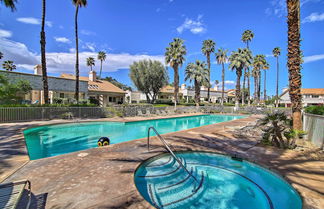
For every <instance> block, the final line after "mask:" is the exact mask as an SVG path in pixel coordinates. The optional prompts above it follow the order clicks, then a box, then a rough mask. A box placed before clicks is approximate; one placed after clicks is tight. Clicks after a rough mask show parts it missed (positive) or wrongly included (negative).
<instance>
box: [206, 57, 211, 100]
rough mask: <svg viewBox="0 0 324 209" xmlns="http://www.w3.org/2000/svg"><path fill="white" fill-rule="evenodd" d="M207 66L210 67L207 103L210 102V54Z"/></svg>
mask: <svg viewBox="0 0 324 209" xmlns="http://www.w3.org/2000/svg"><path fill="white" fill-rule="evenodd" d="M207 65H208V86H207V87H208V91H207V101H208V102H210V54H209V53H208V54H207Z"/></svg>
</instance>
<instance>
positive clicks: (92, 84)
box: [61, 73, 126, 94]
mask: <svg viewBox="0 0 324 209" xmlns="http://www.w3.org/2000/svg"><path fill="white" fill-rule="evenodd" d="M61 78H68V79H74V80H75V76H74V75H72V74H67V73H63V74H61ZM79 78H80V81H88V89H89V91H99V92H112V93H122V94H126V92H125V91H123V90H122V89H120V88H118V87H117V86H115V85H114V84H112V83H110V82H109V81H104V80H96V81H90V80H89V78H88V77H84V76H80V77H79Z"/></svg>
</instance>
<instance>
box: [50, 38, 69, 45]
mask: <svg viewBox="0 0 324 209" xmlns="http://www.w3.org/2000/svg"><path fill="white" fill-rule="evenodd" d="M54 39H55V41H56V42H60V43H65V44H68V43H71V41H70V39H68V38H66V37H54Z"/></svg>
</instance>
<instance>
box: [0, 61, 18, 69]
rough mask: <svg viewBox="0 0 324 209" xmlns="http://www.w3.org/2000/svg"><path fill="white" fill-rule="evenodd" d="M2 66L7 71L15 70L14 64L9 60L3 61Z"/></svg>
mask: <svg viewBox="0 0 324 209" xmlns="http://www.w3.org/2000/svg"><path fill="white" fill-rule="evenodd" d="M2 67H3V69H5V70H7V71H13V70H16V65H15V64H14V62H13V61H11V60H6V61H4V62H3V64H2Z"/></svg>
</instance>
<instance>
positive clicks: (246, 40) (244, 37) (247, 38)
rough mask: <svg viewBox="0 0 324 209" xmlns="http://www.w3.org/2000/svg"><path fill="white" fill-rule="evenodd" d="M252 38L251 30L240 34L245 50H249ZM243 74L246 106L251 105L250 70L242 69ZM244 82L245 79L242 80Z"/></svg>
mask: <svg viewBox="0 0 324 209" xmlns="http://www.w3.org/2000/svg"><path fill="white" fill-rule="evenodd" d="M253 38H254V33H253V32H252V31H251V30H245V31H244V32H243V34H242V38H241V40H242V41H243V42H244V43H246V48H247V49H249V50H250V47H249V42H251V41H252V39H253ZM244 70H245V72H244V78H247V83H248V96H247V97H248V105H250V104H251V98H250V94H251V93H250V75H251V73H250V68H249V67H247V68H246V69H244ZM244 80H245V79H244ZM243 86H244V87H245V81H244V82H243ZM244 87H243V88H244ZM243 100H244V94H243Z"/></svg>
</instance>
